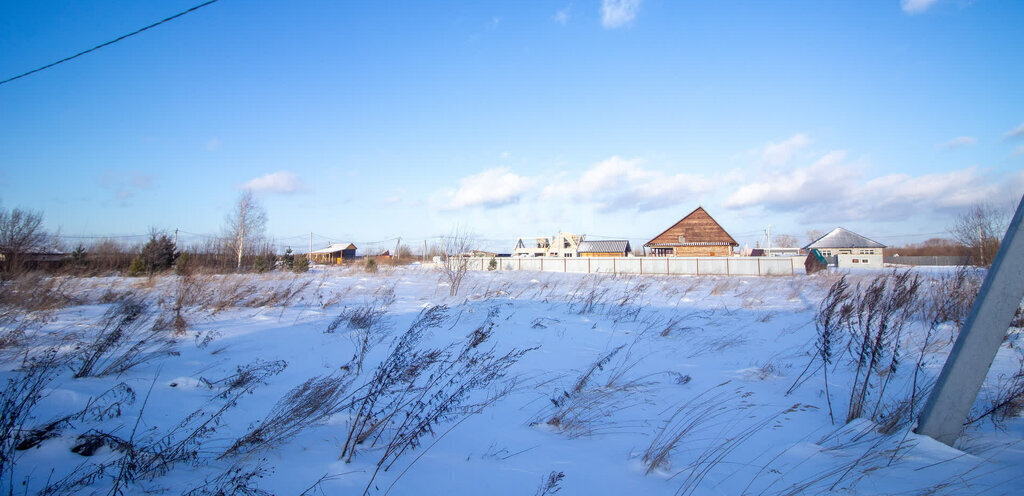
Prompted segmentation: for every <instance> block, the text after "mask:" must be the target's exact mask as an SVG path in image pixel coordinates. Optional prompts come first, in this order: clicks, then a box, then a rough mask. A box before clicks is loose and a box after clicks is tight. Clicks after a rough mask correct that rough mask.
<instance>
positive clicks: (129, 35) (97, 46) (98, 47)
mask: <svg viewBox="0 0 1024 496" xmlns="http://www.w3.org/2000/svg"><path fill="white" fill-rule="evenodd" d="M217 1H219V0H209V1H208V2H203V3H201V4H199V5H196V6H195V7H192V8H190V9H188V10H185V11H182V12H178V13H177V14H174V15H172V16H171V17H168V18H166V19H164V20H162V21H158V22H155V23H153V24H150V25H149V26H146V27H144V28H141V29H138V30H136V31H133V32H131V33H128V34H126V35H124V36H121V37H119V38H117V39H114V40H110V41H108V42H106V43H103V44H101V45H96V46H94V47H92V48H90V49H88V50H85V51H82V52H78V53H76V54H74V55H72V56H70V57H66V58H63V59H60V60H58V61H56V62H53V63H51V64H46V65H44V66H42V67H39V68H37V69H32V70H31V71H28V72H26V73H24V74H20V75H18V76H14V77H12V78H9V79H5V80H3V81H0V84H6V83H9V82H11V81H14V80H15V79H21V78H23V77H25V76H28V75H29V74H35V73H37V72H39V71H42V70H44V69H49V68H51V67H53V66H55V65H58V64H63V63H64V62H67V61H69V60H73V59H76V58H78V57H81V56H82V55H85V54H87V53H89V52H94V51H96V50H99V49H100V48H103V47H105V46H109V45H113V44H114V43H117V42H119V41H121V40H123V39H125V38H130V37H132V36H135V35H137V34H139V33H141V32H143V31H145V30H147V29H151V28H155V27H157V26H159V25H161V24H163V23H165V22H167V21H170V20H173V19H177V18H179V17H181V16H183V15H185V14H188V13H189V12H195V11H196V10H199V9H201V8H203V7H206V6H207V5H210V4H211V3H215V2H217Z"/></svg>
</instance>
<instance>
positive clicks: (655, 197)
mask: <svg viewBox="0 0 1024 496" xmlns="http://www.w3.org/2000/svg"><path fill="white" fill-rule="evenodd" d="M644 163H645V161H644V160H643V159H639V158H636V159H624V158H622V157H618V156H613V157H611V158H609V159H606V160H604V161H601V162H598V163H596V164H594V165H593V166H591V167H590V168H589V169H587V170H586V171H584V172H583V174H582V175H580V177H579V179H578V180H572V181H568V182H566V181H562V182H556V183H553V184H550V185H548V186H547V187H545V188H544V192H543V193H542V195H541V196H542V197H544V198H551V197H556V196H567V197H569V198H571V199H573V200H574V201H577V202H584V203H589V204H592V205H594V206H595V207H596V208H597V210H598V211H604V212H607V211H612V210H637V211H645V210H655V209H659V208H665V207H672V206H675V205H679V204H681V203H687V202H694V196H696V195H700V194H703V193H706V192H709V191H711V189H712V188H713V182H712V181H711V180H710V179H708V178H707V177H704V176H701V175H694V174H666V173H665V172H662V171H658V170H650V169H645V168H644V167H642V165H643V164H644Z"/></svg>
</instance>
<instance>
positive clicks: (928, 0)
mask: <svg viewBox="0 0 1024 496" xmlns="http://www.w3.org/2000/svg"><path fill="white" fill-rule="evenodd" d="M937 1H938V0H900V7H902V8H903V12H906V13H908V14H920V13H922V12H924V11H926V10H928V9H929V8H930V7H931V6H932V5H934V4H935V2H937Z"/></svg>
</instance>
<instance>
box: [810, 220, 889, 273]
mask: <svg viewBox="0 0 1024 496" xmlns="http://www.w3.org/2000/svg"><path fill="white" fill-rule="evenodd" d="M884 248H885V245H883V244H882V243H879V242H877V241H874V240H871V239H868V238H865V237H864V236H861V235H860V234H857V233H855V232H853V231H849V230H846V229H843V228H841V227H837V228H835V229H833V230H831V231H829V232H828V233H827V234H825V235H824V236H822V237H820V238H818V239H816V240H814V241H812V242H811V243H809V244H808V245H807V246H805V247H804V249H805V250H818V253H821V255H822V256H823V257H835V260H836V266H837V267H869V268H881V267H882V250H883V249H884Z"/></svg>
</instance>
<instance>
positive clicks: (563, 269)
mask: <svg viewBox="0 0 1024 496" xmlns="http://www.w3.org/2000/svg"><path fill="white" fill-rule="evenodd" d="M562 272H563V273H564V272H568V270H566V268H565V259H564V258H563V259H562Z"/></svg>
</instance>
